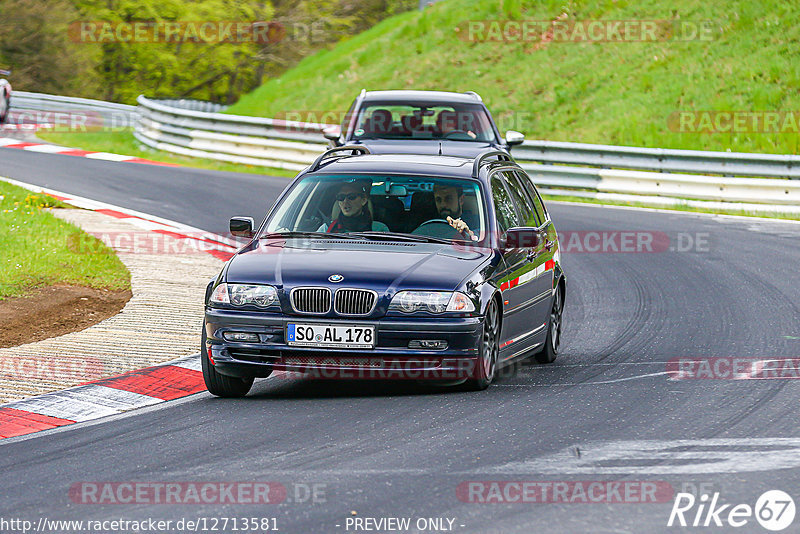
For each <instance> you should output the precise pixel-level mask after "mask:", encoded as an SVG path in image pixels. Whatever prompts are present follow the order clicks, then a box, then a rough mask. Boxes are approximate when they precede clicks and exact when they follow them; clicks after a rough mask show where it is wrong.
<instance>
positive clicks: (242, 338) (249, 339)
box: [222, 332, 258, 343]
mask: <svg viewBox="0 0 800 534" xmlns="http://www.w3.org/2000/svg"><path fill="white" fill-rule="evenodd" d="M222 337H223V338H224V339H225V341H238V342H240V343H258V334H253V333H251V332H225V333H223V334H222Z"/></svg>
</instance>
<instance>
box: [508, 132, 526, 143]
mask: <svg viewBox="0 0 800 534" xmlns="http://www.w3.org/2000/svg"><path fill="white" fill-rule="evenodd" d="M524 141H525V134H523V133H519V132H515V131H514V130H509V131H507V132H506V144H507V145H508V146H514V145H521V144H522V143H523V142H524Z"/></svg>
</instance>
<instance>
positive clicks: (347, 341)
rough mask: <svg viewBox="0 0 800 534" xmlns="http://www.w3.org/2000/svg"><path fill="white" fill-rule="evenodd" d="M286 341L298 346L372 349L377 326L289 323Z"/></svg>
mask: <svg viewBox="0 0 800 534" xmlns="http://www.w3.org/2000/svg"><path fill="white" fill-rule="evenodd" d="M286 343H287V344H289V345H292V346H296V347H329V348H343V349H371V348H373V347H375V327H374V326H368V325H333V324H299V323H289V324H287V325H286Z"/></svg>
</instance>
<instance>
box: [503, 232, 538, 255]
mask: <svg viewBox="0 0 800 534" xmlns="http://www.w3.org/2000/svg"><path fill="white" fill-rule="evenodd" d="M541 242H542V236H541V234H540V233H539V230H538V229H537V228H534V227H532V226H516V227H514V228H509V229H508V230H506V242H505V247H504V248H505V249H506V250H512V249H515V248H536V247H538V246H539V243H541Z"/></svg>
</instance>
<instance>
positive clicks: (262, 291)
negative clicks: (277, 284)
mask: <svg viewBox="0 0 800 534" xmlns="http://www.w3.org/2000/svg"><path fill="white" fill-rule="evenodd" d="M209 302H211V303H214V304H233V305H234V306H245V305H247V304H252V305H254V306H258V307H259V308H268V307H270V306H278V291H277V290H276V289H275V288H274V287H272V286H265V285H250V284H225V283H222V284H219V285H218V286H217V287H216V288H214V291H213V293H211V298H210V299H209Z"/></svg>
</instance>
